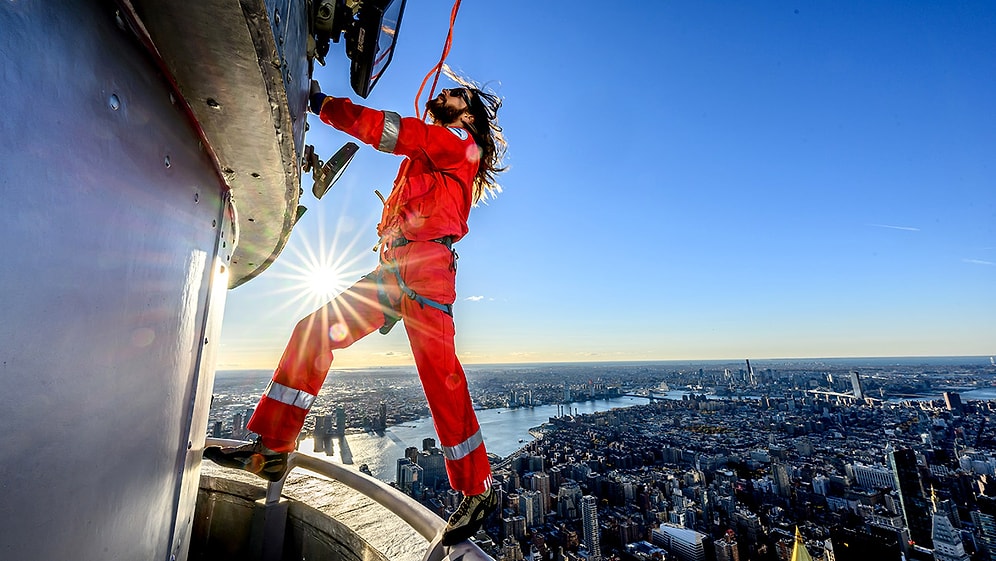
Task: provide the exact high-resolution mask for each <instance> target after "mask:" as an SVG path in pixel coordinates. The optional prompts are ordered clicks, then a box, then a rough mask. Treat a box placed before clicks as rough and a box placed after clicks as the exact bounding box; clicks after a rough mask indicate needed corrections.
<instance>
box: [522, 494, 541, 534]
mask: <svg viewBox="0 0 996 561" xmlns="http://www.w3.org/2000/svg"><path fill="white" fill-rule="evenodd" d="M519 514H521V515H522V516H523V517H525V519H526V527H527V528H532V527H534V526H541V525H543V523H544V522H545V521H546V520H545V517H544V514H545V511H544V510H543V500H542V498H541V497H540V494H539V493H538V492H536V491H523V492H522V493H521V494H520V495H519Z"/></svg>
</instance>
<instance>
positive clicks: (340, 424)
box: [335, 405, 346, 436]
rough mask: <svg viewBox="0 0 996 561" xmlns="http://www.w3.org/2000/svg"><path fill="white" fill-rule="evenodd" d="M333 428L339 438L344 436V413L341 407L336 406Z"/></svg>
mask: <svg viewBox="0 0 996 561" xmlns="http://www.w3.org/2000/svg"><path fill="white" fill-rule="evenodd" d="M335 426H336V432H338V434H339V436H343V435H344V434H346V411H345V409H343V408H342V405H338V406H336V408H335Z"/></svg>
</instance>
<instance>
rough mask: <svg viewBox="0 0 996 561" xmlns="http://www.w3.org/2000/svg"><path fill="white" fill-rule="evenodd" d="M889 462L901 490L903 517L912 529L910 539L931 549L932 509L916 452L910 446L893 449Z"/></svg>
mask: <svg viewBox="0 0 996 561" xmlns="http://www.w3.org/2000/svg"><path fill="white" fill-rule="evenodd" d="M889 464H890V465H891V466H892V473H893V477H894V482H895V489H896V490H897V491H899V504H900V506H902V510H903V519H904V520H905V521H906V527H907V528H909V531H910V541H912V542H913V543H914V544H915V545H919V546H921V547H925V548H927V549H930V548H931V547H933V546H932V540H931V537H930V536H931V532H932V523H931V516H930V509H929V506H928V503H927V498H926V496H925V495H924V492H923V484H922V483H921V480H920V468H919V467H918V466H917V463H916V454H914V453H913V450H910V449H909V448H903V449H899V450H891V451H890V452H889Z"/></svg>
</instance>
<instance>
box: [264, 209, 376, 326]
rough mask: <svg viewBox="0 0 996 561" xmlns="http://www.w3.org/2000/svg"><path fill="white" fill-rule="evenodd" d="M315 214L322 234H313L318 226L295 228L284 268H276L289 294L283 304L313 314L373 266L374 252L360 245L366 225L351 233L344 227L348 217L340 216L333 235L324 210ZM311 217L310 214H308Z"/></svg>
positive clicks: (285, 292)
mask: <svg viewBox="0 0 996 561" xmlns="http://www.w3.org/2000/svg"><path fill="white" fill-rule="evenodd" d="M315 214H316V215H317V217H316V218H317V219H318V228H317V230H318V235H317V236H314V235H313V234H312V233H313V232H314V228H311V229H298V230H295V232H294V234H293V235H292V236H291V240H290V242H289V243H288V244H287V247H286V248H285V250H284V255H282V256H281V257H280V263H281V265H282V267H281V268H280V270H279V272H278V271H274V277H275V278H280V279H283V280H284V281H286V282H284V283H281V284H282V285H283V286H281V287H280V288H279V289H277V291H278V292H280V293H281V294H286V295H287V296H288V299H287V300H286V304H285V305H284V306H281V307H282V308H284V307H286V308H292V309H294V311H295V313H297V314H298V315H303V314H307V313H311V312H313V311H314V310H315V309H317V308H319V307H321V306H322V305H324V304H325V303H327V302H328V301H330V300H332V299H333V298H335V297H336V296H337V295H338V294H340V293H341V292H342V291H344V290H346V289H347V288H349V287H350V286H352V284H353V283H354V282H356V281H357V280H359V278H360V277H361V276H362V275H363V274H365V273H367V272H369V268H370V265H369V262H370V258H369V255H370V252H369V251H364V250H362V249H361V247H362V246H361V245H360V244H361V243H363V242H362V240H361V237H363V236H362V234H363V233H364V232H365V231H367V229H366V228H355V229H351V230H352V231H351V232H347V231H346V229H345V228H342V224H343V223H344V221H345V219H343V218H342V217H340V219H339V220H338V221H336V222H335V224H336V226H335V232H334V233H333V235H331V236H329V235H326V222H327V221H326V220H325V219H324V216H323V213H321V212H316V213H315ZM307 218H310V217H308V216H307V215H305V217H304V219H307ZM371 227H372V226H371ZM316 244H317V245H316Z"/></svg>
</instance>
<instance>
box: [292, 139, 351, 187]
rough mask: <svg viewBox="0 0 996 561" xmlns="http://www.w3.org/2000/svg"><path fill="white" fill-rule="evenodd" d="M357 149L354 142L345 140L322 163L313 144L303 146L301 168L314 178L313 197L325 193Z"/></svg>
mask: <svg viewBox="0 0 996 561" xmlns="http://www.w3.org/2000/svg"><path fill="white" fill-rule="evenodd" d="M359 149H360V147H359V146H357V145H356V143H353V142H347V143H346V144H343V145H342V148H339V150H338V151H337V152H336V153H335V154H334V155H333V156H332V157H331V158H329V159H328V161H327V162H324V163H322V160H321V158H319V157H318V154H316V153H315V147H314V146H312V145H310V144H309V145H308V146H306V147H305V149H304V161H303V162H302V163H301V169H303V170H304V171H305V172H306V173H307V172H311V177H312V178H313V179H314V180H315V184H314V186H312V188H311V192H312V194H314V195H315V198H317V199H321V198H322V197H324V196H325V193H327V192H328V191H329V189H330V188H331V187H332V185H333V184H334V183H335V182H336V181H338V179H339V177H340V176H341V175H342V172H343V171H345V169H346V166H347V165H349V162H350V161H351V160H352V159H353V156H354V155H356V151H357V150H359Z"/></svg>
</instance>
